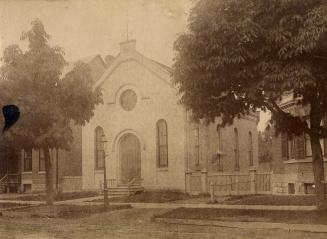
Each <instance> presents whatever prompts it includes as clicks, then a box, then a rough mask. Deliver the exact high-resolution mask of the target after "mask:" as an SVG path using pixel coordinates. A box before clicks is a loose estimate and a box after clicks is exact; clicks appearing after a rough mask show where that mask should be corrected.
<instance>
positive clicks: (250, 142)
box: [248, 131, 253, 166]
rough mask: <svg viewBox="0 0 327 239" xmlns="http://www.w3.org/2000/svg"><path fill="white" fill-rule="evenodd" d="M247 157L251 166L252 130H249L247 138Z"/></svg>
mask: <svg viewBox="0 0 327 239" xmlns="http://www.w3.org/2000/svg"><path fill="white" fill-rule="evenodd" d="M248 144H249V145H248V158H249V165H250V166H253V138H252V132H251V131H249V139H248Z"/></svg>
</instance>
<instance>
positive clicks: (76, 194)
mask: <svg viewBox="0 0 327 239" xmlns="http://www.w3.org/2000/svg"><path fill="white" fill-rule="evenodd" d="M98 195H99V193H98V192H93V191H84V192H71V193H58V194H55V196H54V200H55V201H65V200H71V199H77V198H87V197H94V196H98ZM6 200H19V201H45V200H46V195H45V194H38V195H26V196H19V197H13V198H6Z"/></svg>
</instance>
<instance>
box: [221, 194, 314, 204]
mask: <svg viewBox="0 0 327 239" xmlns="http://www.w3.org/2000/svg"><path fill="white" fill-rule="evenodd" d="M315 200H316V197H315V196H314V195H248V196H231V197H230V198H228V199H226V200H225V201H223V202H222V203H223V204H232V205H294V206H315V205H316V201H315Z"/></svg>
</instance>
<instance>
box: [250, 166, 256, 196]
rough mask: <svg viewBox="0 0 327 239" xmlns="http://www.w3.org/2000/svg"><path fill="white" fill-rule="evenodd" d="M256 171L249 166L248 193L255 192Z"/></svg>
mask: <svg viewBox="0 0 327 239" xmlns="http://www.w3.org/2000/svg"><path fill="white" fill-rule="evenodd" d="M256 172H257V170H256V169H255V168H250V169H249V173H250V194H256V193H257V192H256V177H255V175H256Z"/></svg>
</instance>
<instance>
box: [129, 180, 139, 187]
mask: <svg viewBox="0 0 327 239" xmlns="http://www.w3.org/2000/svg"><path fill="white" fill-rule="evenodd" d="M141 181H142V179H141V178H132V179H131V180H130V181H129V182H128V183H127V185H128V187H130V186H134V185H141ZM135 182H137V183H135Z"/></svg>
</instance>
